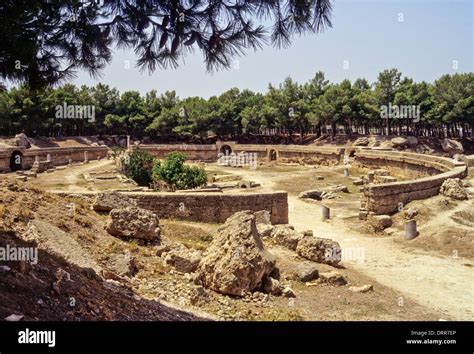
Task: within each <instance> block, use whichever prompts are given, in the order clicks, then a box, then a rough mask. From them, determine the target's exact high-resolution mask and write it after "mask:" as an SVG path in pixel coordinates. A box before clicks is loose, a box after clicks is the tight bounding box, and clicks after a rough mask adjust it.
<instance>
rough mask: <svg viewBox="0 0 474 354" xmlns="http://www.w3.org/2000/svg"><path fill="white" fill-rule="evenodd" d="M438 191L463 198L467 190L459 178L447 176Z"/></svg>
mask: <svg viewBox="0 0 474 354" xmlns="http://www.w3.org/2000/svg"><path fill="white" fill-rule="evenodd" d="M439 192H440V193H441V194H443V195H445V196H447V197H450V198H453V199H458V200H463V199H467V198H468V195H467V190H466V188H465V187H464V185H463V184H462V181H461V179H459V178H448V179H447V180H445V181H444V182H443V184H442V185H441V188H440V189H439Z"/></svg>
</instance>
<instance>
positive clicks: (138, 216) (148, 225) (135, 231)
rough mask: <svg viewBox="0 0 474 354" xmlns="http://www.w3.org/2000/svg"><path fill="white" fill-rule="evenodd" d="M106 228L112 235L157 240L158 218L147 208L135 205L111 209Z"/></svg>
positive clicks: (158, 232)
mask: <svg viewBox="0 0 474 354" xmlns="http://www.w3.org/2000/svg"><path fill="white" fill-rule="evenodd" d="M110 217H111V220H110V221H109V222H108V224H107V226H106V230H107V232H108V233H109V234H111V235H112V236H118V237H123V238H136V239H140V240H144V241H158V240H159V238H160V227H159V219H158V216H156V214H154V213H152V212H151V211H149V210H145V209H142V208H137V207H126V208H120V209H113V210H112V211H111V212H110Z"/></svg>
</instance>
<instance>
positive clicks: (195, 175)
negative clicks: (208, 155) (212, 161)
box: [152, 152, 207, 189]
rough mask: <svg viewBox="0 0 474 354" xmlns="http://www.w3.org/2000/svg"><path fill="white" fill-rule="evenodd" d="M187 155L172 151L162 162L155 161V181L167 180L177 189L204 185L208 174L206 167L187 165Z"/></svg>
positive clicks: (153, 174) (153, 173)
mask: <svg viewBox="0 0 474 354" xmlns="http://www.w3.org/2000/svg"><path fill="white" fill-rule="evenodd" d="M184 161H186V155H185V154H183V153H181V152H171V153H169V154H168V156H166V159H165V160H164V161H163V162H161V161H159V160H157V161H155V164H154V166H153V172H152V179H153V181H158V180H161V181H165V182H166V183H169V184H170V185H172V186H175V187H176V188H177V189H192V188H197V187H200V186H204V185H206V183H207V174H206V171H205V170H204V168H202V167H198V166H186V165H185V164H184Z"/></svg>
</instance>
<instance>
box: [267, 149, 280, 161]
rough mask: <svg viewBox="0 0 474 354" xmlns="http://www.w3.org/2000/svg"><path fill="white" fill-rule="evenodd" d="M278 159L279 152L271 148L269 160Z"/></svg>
mask: <svg viewBox="0 0 474 354" xmlns="http://www.w3.org/2000/svg"><path fill="white" fill-rule="evenodd" d="M277 159H278V153H277V151H276V150H275V149H271V150H270V152H269V153H268V160H269V161H276V160H277Z"/></svg>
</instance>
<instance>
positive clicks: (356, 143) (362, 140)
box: [352, 136, 369, 146]
mask: <svg viewBox="0 0 474 354" xmlns="http://www.w3.org/2000/svg"><path fill="white" fill-rule="evenodd" d="M367 145H369V139H368V138H367V137H365V136H364V137H361V138H358V139H356V140H355V141H354V142H353V143H352V146H367Z"/></svg>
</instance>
